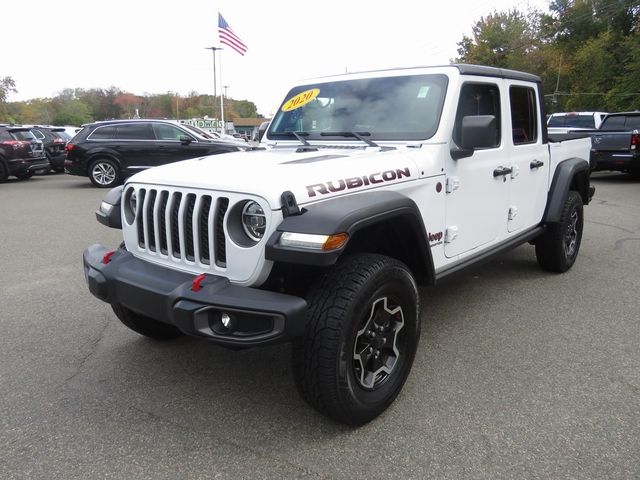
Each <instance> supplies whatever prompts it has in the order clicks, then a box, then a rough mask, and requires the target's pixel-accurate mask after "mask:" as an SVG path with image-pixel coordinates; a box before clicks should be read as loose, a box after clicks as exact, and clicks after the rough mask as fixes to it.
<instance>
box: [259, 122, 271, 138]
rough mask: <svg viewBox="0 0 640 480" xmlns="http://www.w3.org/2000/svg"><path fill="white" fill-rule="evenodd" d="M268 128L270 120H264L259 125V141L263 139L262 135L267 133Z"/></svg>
mask: <svg viewBox="0 0 640 480" xmlns="http://www.w3.org/2000/svg"><path fill="white" fill-rule="evenodd" d="M267 128H269V122H262V123H261V124H260V126H259V127H258V142H261V141H262V137H264V134H265V133H267Z"/></svg>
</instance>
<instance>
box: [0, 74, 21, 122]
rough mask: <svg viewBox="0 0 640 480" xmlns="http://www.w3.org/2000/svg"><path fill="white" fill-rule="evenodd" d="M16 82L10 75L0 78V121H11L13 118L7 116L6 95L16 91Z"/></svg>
mask: <svg viewBox="0 0 640 480" xmlns="http://www.w3.org/2000/svg"><path fill="white" fill-rule="evenodd" d="M17 91H18V90H16V82H15V81H14V80H13V78H11V77H8V76H7V77H4V78H2V79H0V121H3V122H9V123H12V122H13V121H14V119H13V118H12V117H10V116H9V111H8V110H7V97H8V96H9V94H10V93H16V92H17Z"/></svg>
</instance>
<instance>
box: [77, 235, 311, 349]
mask: <svg viewBox="0 0 640 480" xmlns="http://www.w3.org/2000/svg"><path fill="white" fill-rule="evenodd" d="M108 253H109V250H108V249H107V248H105V247H103V246H102V245H92V246H91V247H89V248H87V249H86V250H85V251H84V255H83V262H84V272H85V278H86V280H87V283H88V285H89V290H90V291H91V293H92V294H93V295H95V296H96V297H98V298H99V299H100V300H102V301H104V302H107V303H110V304H121V305H123V306H125V307H127V308H129V309H130V310H133V311H134V312H137V313H140V314H142V315H146V316H148V317H151V318H154V319H156V320H159V321H161V322H164V323H168V324H170V325H174V326H176V327H177V328H178V329H180V330H181V331H182V332H184V333H186V334H187V335H192V336H196V337H203V338H207V339H209V340H211V341H213V342H215V343H218V344H220V345H224V346H229V347H252V346H257V345H267V344H273V343H281V342H285V341H288V340H290V339H292V338H294V337H297V336H300V335H302V334H303V333H304V328H305V315H306V310H307V303H306V302H305V301H304V300H303V299H302V298H300V297H295V296H292V295H286V294H283V293H277V292H270V291H265V290H258V289H255V288H249V287H240V286H237V285H233V284H231V283H230V282H229V280H228V279H226V278H224V277H220V276H216V275H206V277H205V279H204V281H203V282H202V283H201V284H200V285H201V289H199V290H198V289H197V287H196V288H194V279H195V278H196V275H193V274H189V273H186V272H179V271H175V270H170V269H168V268H165V267H161V266H159V265H155V264H152V263H149V262H145V261H143V260H140V259H137V258H135V257H134V256H133V255H132V254H131V253H130V252H127V251H124V250H117V251H116V252H115V253H114V254H113V255H111V256H110V257H109V256H108V255H107V254H108ZM105 255H107V257H109V258H107V257H105ZM105 262H106V263H105ZM196 290H197V291H196ZM223 314H226V319H230V324H229V327H225V326H224V325H223V323H222V321H221V319H222V317H223Z"/></svg>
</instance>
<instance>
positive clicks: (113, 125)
mask: <svg viewBox="0 0 640 480" xmlns="http://www.w3.org/2000/svg"><path fill="white" fill-rule="evenodd" d="M249 148H250V147H247V148H246V149H249ZM66 149H67V158H66V160H65V162H64V167H65V171H66V172H67V173H70V174H72V175H82V176H87V177H89V179H90V180H91V182H92V183H93V184H94V185H95V186H97V187H104V188H106V187H113V186H114V185H117V184H119V183H121V182H122V180H123V178H124V177H126V176H128V175H132V174H134V173H136V172H139V171H140V170H144V169H146V168H150V167H156V166H158V165H164V164H165V163H171V162H177V161H179V160H186V159H189V158H196V157H202V156H205V155H215V154H217V153H228V152H237V151H240V150H243V147H241V146H238V145H237V144H233V143H230V142H224V141H220V140H211V139H207V138H205V137H204V136H200V135H198V133H197V132H195V131H192V130H188V129H186V128H184V127H182V126H181V125H179V124H177V123H174V122H171V121H167V120H111V121H105V122H96V123H91V124H87V125H83V127H82V130H80V131H79V132H78V133H77V134H76V136H75V137H73V139H72V141H71V142H69V143H67V146H66Z"/></svg>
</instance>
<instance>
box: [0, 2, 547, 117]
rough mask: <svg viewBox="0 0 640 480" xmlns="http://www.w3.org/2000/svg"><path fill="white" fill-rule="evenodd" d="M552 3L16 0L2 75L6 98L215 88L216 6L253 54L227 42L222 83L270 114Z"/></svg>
mask: <svg viewBox="0 0 640 480" xmlns="http://www.w3.org/2000/svg"><path fill="white" fill-rule="evenodd" d="M547 6H548V1H547V0H529V1H527V0H523V1H521V2H516V1H515V0H490V1H487V0H451V1H443V2H428V1H420V0H395V1H391V2H376V1H372V0H369V1H361V0H323V1H321V2H303V1H292V0H271V1H253V0H248V1H238V0H218V1H212V0H209V1H203V0H182V1H179V2H175V3H174V2H163V1H151V0H103V1H99V2H96V1H86V0H82V1H81V0H56V1H51V0H31V1H29V2H27V3H24V2H18V1H15V0H11V1H8V2H2V9H1V10H2V27H1V28H0V40H1V44H2V45H3V46H2V56H1V57H0V78H1V77H4V76H7V75H8V76H11V77H13V79H14V80H15V82H16V87H17V89H18V93H17V94H11V95H10V96H9V101H17V100H27V99H30V98H35V97H52V96H55V95H56V94H57V93H58V92H59V91H61V90H62V89H64V88H86V89H88V88H107V87H109V86H111V85H114V86H116V87H119V88H121V89H122V90H125V91H128V92H131V93H134V94H143V93H165V92H167V91H172V92H175V93H179V94H180V95H187V94H188V93H189V92H191V91H197V92H199V93H213V59H212V54H211V51H208V50H205V47H208V46H214V45H215V46H219V41H218V29H217V26H218V23H217V20H218V11H220V12H221V13H222V15H223V16H224V17H225V19H226V21H227V22H228V24H229V25H230V27H231V28H232V29H233V30H234V32H235V33H236V34H237V35H238V36H239V37H240V38H241V39H242V40H243V41H244V43H245V44H246V45H247V46H248V48H249V50H248V51H247V53H246V55H245V56H244V57H243V56H240V55H239V54H237V53H236V52H235V51H233V50H231V49H230V48H228V47H226V48H225V50H224V51H223V52H222V75H221V78H220V65H219V64H217V67H218V82H219V85H220V84H221V85H227V86H228V89H227V94H228V96H229V97H232V98H235V99H238V100H241V99H248V100H252V101H253V102H255V103H256V105H257V106H258V111H259V112H260V113H262V114H264V115H270V114H271V113H273V112H274V111H275V109H276V108H277V106H278V104H279V102H280V100H281V97H282V96H283V95H284V94H285V93H286V91H287V90H288V89H289V87H290V86H291V85H292V84H293V83H295V82H296V81H298V80H300V79H305V78H310V77H314V76H324V75H331V74H336V73H344V72H345V71H349V72H356V71H362V70H369V69H375V68H391V67H409V66H416V65H438V64H447V63H449V61H450V60H451V59H453V58H454V57H455V56H456V55H457V52H456V43H457V42H458V41H460V40H461V39H462V36H463V35H465V34H466V35H471V27H472V26H473V24H474V23H475V22H476V21H477V20H479V19H480V18H481V17H482V16H486V15H487V14H489V13H491V12H493V11H495V10H497V11H506V10H508V9H511V8H518V9H520V10H521V11H522V10H526V9H527V8H528V7H533V8H538V9H541V10H544V11H547ZM220 80H222V81H221V83H220ZM219 89H220V87H218V90H219Z"/></svg>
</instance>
